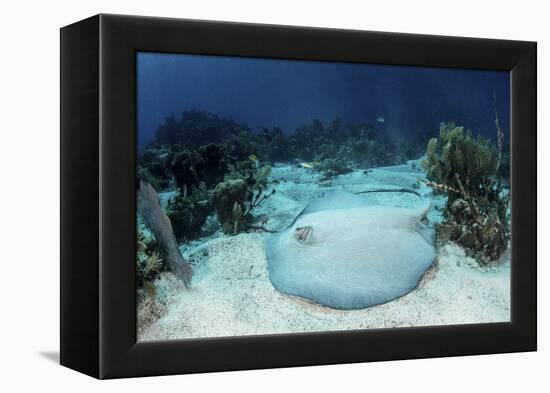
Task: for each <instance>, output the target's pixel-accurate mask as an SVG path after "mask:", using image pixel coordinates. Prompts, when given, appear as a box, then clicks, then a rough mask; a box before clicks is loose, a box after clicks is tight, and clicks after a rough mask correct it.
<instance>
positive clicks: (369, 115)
mask: <svg viewBox="0 0 550 393" xmlns="http://www.w3.org/2000/svg"><path fill="white" fill-rule="evenodd" d="M137 71H138V81H137V82H138V140H139V145H140V146H143V145H144V144H146V143H148V142H150V141H151V139H152V137H153V135H154V132H155V130H156V129H157V128H158V126H159V125H160V124H161V123H162V122H163V121H164V119H165V118H166V117H167V116H169V115H172V114H173V115H175V116H176V117H179V115H180V114H181V113H182V112H184V111H188V110H206V111H209V112H212V113H215V114H217V115H219V116H222V117H228V118H231V119H233V120H235V121H237V122H239V123H246V124H248V125H249V126H250V127H251V128H252V129H253V130H258V129H260V128H262V127H268V128H271V127H280V128H282V129H283V130H284V131H285V132H286V133H290V132H292V131H293V130H294V129H295V128H296V127H299V126H300V125H302V124H304V123H305V122H307V121H310V120H311V119H314V118H317V119H320V120H321V121H325V122H328V121H330V120H332V119H334V118H335V117H337V116H339V117H340V118H341V119H342V120H343V121H344V122H367V121H370V122H375V121H376V119H377V118H379V117H382V118H384V120H385V122H384V126H385V127H387V128H388V129H391V130H392V132H393V133H394V134H397V135H400V136H401V137H404V138H409V139H410V138H414V137H415V135H418V136H421V135H426V134H427V133H428V134H431V135H436V134H437V132H438V129H439V124H440V123H441V122H443V121H445V122H448V121H453V122H455V123H457V124H460V125H464V126H465V127H466V128H470V129H472V130H473V131H474V133H479V134H484V135H486V136H494V134H495V126H494V118H495V116H494V110H493V92H495V93H496V95H497V97H498V100H497V107H498V111H499V116H500V122H501V125H502V127H503V129H504V131H505V134H508V133H507V132H506V131H508V130H509V117H510V116H509V112H510V103H509V93H510V87H509V85H510V75H509V73H508V72H503V71H484V70H467V69H449V68H430V67H409V66H389V65H370V64H349V63H334V62H316V61H296V60H274V59H253V58H239V57H221V56H201V55H182V54H159V53H143V52H142V53H138V55H137Z"/></svg>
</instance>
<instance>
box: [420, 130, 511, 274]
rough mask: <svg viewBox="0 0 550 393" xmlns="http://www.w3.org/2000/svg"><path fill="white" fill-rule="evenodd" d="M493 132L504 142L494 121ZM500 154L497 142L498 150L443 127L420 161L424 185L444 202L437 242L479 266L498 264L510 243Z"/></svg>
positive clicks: (489, 144)
mask: <svg viewBox="0 0 550 393" xmlns="http://www.w3.org/2000/svg"><path fill="white" fill-rule="evenodd" d="M497 132H498V135H499V136H498V140H500V141H502V137H501V132H502V131H501V130H500V127H498V120H497ZM501 149H502V144H501V142H500V143H499V146H498V148H497V147H495V146H494V145H493V144H492V143H491V141H490V140H488V139H486V138H483V137H479V136H478V137H473V136H472V134H471V132H469V131H467V132H465V131H464V128H463V127H459V126H456V125H455V124H453V123H448V124H446V123H442V124H441V127H440V134H439V139H436V138H433V139H431V140H430V141H429V142H428V145H427V151H426V158H425V159H424V160H423V161H422V166H423V167H424V169H425V170H426V174H427V177H428V179H430V181H428V182H426V183H427V185H428V186H431V187H432V188H434V190H436V191H438V192H444V193H446V194H447V196H448V198H447V204H446V207H445V210H444V211H443V216H444V222H443V223H441V224H439V225H437V227H436V232H437V237H438V240H439V242H440V243H441V244H445V243H446V242H448V241H454V242H456V243H458V244H460V245H462V246H463V247H464V248H465V249H466V251H467V253H468V254H469V255H470V256H472V257H474V258H475V259H476V260H477V261H478V263H480V264H482V265H483V264H487V263H489V262H491V261H494V260H496V259H498V258H499V257H500V255H501V254H502V252H503V251H504V250H505V249H506V247H507V245H508V239H509V225H508V221H509V220H508V204H509V197H508V196H507V195H506V192H505V191H504V190H503V187H502V184H501V181H500V177H499V176H498V171H499V166H500V162H501V157H502V153H501Z"/></svg>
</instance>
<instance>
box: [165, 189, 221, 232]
mask: <svg viewBox="0 0 550 393" xmlns="http://www.w3.org/2000/svg"><path fill="white" fill-rule="evenodd" d="M190 188H191V191H188V188H187V186H186V185H184V186H183V187H182V188H181V189H179V190H178V193H177V194H176V196H175V197H174V198H172V199H170V200H169V201H168V203H167V205H166V215H167V216H168V218H169V219H170V222H171V223H172V228H173V230H174V234H175V235H176V239H177V240H178V241H179V242H181V241H183V240H185V239H193V238H195V237H197V236H198V235H200V231H201V227H202V225H203V224H204V222H205V221H206V218H207V217H208V214H210V212H211V211H212V207H211V205H210V201H209V196H208V189H207V187H206V183H205V182H204V181H203V182H201V183H200V184H199V185H198V186H195V185H191V187H190Z"/></svg>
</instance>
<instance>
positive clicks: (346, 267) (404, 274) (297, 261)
mask: <svg viewBox="0 0 550 393" xmlns="http://www.w3.org/2000/svg"><path fill="white" fill-rule="evenodd" d="M429 207H430V204H429V201H426V204H424V205H423V206H422V207H420V208H415V209H410V208H397V207H388V206H380V205H373V204H372V203H371V202H369V201H368V200H367V199H365V198H363V197H361V196H359V195H355V194H352V193H349V192H345V191H335V192H331V193H327V194H326V195H325V196H324V197H322V198H320V199H317V200H313V201H312V202H310V204H309V205H308V206H307V207H306V208H305V209H304V211H303V212H302V213H301V214H300V215H299V216H298V217H297V218H296V219H295V220H294V222H293V223H292V224H291V225H290V226H289V227H288V228H286V229H284V230H283V231H281V232H278V233H275V234H272V235H270V236H269V238H268V239H267V242H266V254H267V261H268V269H269V277H270V279H271V282H272V284H273V286H274V287H275V288H276V289H278V290H279V291H280V292H283V293H285V294H288V295H294V296H299V297H302V298H305V299H307V300H309V301H312V302H314V303H318V304H321V305H324V306H328V307H332V308H337V309H347V310H349V309H360V308H366V307H370V306H374V305H377V304H381V303H386V302H388V301H391V300H393V299H396V298H399V297H401V296H403V295H405V294H407V293H408V292H410V291H412V290H413V289H415V288H416V287H417V286H418V283H419V282H420V280H421V278H422V276H423V274H424V273H425V272H426V270H427V269H428V268H429V267H430V266H431V264H432V262H433V261H434V259H435V250H434V245H433V240H432V239H433V230H432V229H431V228H429V227H428V226H427V225H426V213H427V211H428V209H429Z"/></svg>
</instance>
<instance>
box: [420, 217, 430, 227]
mask: <svg viewBox="0 0 550 393" xmlns="http://www.w3.org/2000/svg"><path fill="white" fill-rule="evenodd" d="M420 222H421V223H422V224H424V225H428V224H429V223H430V220H429V219H428V217H426V216H424V217H422V219H421V220H420Z"/></svg>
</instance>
